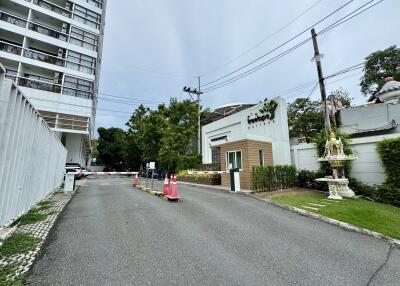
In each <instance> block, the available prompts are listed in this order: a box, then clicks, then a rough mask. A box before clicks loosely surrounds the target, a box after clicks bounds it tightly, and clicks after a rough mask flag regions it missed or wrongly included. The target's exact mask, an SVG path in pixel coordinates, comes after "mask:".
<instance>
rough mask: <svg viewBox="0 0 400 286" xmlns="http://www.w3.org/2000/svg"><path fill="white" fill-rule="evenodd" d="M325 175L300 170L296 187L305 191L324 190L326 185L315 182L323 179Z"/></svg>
mask: <svg viewBox="0 0 400 286" xmlns="http://www.w3.org/2000/svg"><path fill="white" fill-rule="evenodd" d="M324 176H325V175H324V174H323V173H322V172H321V171H316V172H315V171H309V170H300V171H299V172H298V173H297V186H299V187H300V188H306V189H315V190H321V191H322V190H324V189H326V184H324V183H321V182H318V181H316V179H318V178H323V177H324Z"/></svg>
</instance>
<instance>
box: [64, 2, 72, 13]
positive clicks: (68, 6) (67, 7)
mask: <svg viewBox="0 0 400 286" xmlns="http://www.w3.org/2000/svg"><path fill="white" fill-rule="evenodd" d="M72 6H73V3H72V2H69V1H68V2H66V3H65V9H66V10H68V11H72Z"/></svg>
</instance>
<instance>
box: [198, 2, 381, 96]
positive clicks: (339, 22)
mask: <svg viewBox="0 0 400 286" xmlns="http://www.w3.org/2000/svg"><path fill="white" fill-rule="evenodd" d="M373 1H375V0H371V1H369V2H367V3H365V4H363V5H362V6H360V7H359V8H357V9H355V10H353V11H352V12H351V13H349V14H347V15H346V16H344V17H342V18H341V19H339V20H338V21H336V22H334V23H332V24H330V25H329V26H327V27H326V28H324V29H323V30H322V31H321V32H319V33H318V34H317V35H320V34H323V33H325V32H327V31H329V30H331V29H333V28H335V27H337V26H339V25H340V24H343V23H345V22H347V21H348V20H350V19H351V18H354V17H355V16H357V15H359V14H361V13H363V12H365V11H367V10H369V9H370V8H372V7H373V6H375V5H377V4H379V3H380V2H382V1H384V0H380V1H379V2H378V3H376V4H374V5H371V6H369V7H367V8H365V9H364V10H362V11H360V12H359V13H357V14H356V15H353V16H352V17H351V18H348V19H345V18H347V17H349V16H350V15H351V14H353V13H354V12H356V11H358V10H360V9H362V8H363V7H365V6H367V5H368V4H369V3H371V2H373ZM344 19H345V20H344ZM311 39H312V38H311V37H310V38H307V39H306V40H304V41H302V42H300V43H298V44H297V45H295V46H292V47H291V48H289V49H287V50H286V51H284V52H282V53H281V54H278V55H277V56H275V57H273V58H271V59H269V60H267V61H265V62H263V63H261V64H259V65H257V66H255V67H253V68H251V69H249V70H247V71H245V72H243V73H241V74H239V75H237V76H234V77H232V78H230V79H227V80H225V81H223V82H221V83H218V84H215V85H213V86H211V87H209V88H206V89H205V90H203V91H204V92H210V91H213V90H215V89H219V88H221V87H224V86H226V85H228V84H230V83H233V82H235V81H237V80H239V79H241V78H243V77H245V76H248V75H250V74H252V73H254V72H256V71H258V70H260V69H262V68H264V67H266V66H267V65H269V64H271V63H273V62H275V61H277V60H278V59H280V58H281V57H283V56H285V55H287V54H289V53H290V52H292V51H294V50H296V49H297V48H299V47H301V46H302V45H304V44H306V43H307V42H309V41H310V40H311Z"/></svg>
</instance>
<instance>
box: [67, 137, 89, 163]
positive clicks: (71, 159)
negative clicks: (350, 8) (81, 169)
mask: <svg viewBox="0 0 400 286" xmlns="http://www.w3.org/2000/svg"><path fill="white" fill-rule="evenodd" d="M83 136H84V135H81V134H73V133H67V137H66V141H65V148H67V150H68V153H67V163H79V164H81V165H82V166H85V157H84V154H83Z"/></svg>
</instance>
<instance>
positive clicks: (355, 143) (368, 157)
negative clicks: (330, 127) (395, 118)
mask: <svg viewBox="0 0 400 286" xmlns="http://www.w3.org/2000/svg"><path fill="white" fill-rule="evenodd" d="M399 136H400V134H388V135H378V136H369V137H363V138H353V139H352V140H351V143H350V147H351V149H352V150H353V153H354V155H355V156H357V157H358V160H355V161H352V165H351V166H352V168H351V173H350V175H351V176H352V177H353V178H356V179H358V180H360V181H362V182H364V183H366V184H369V185H373V184H381V183H383V182H384V181H385V171H384V169H383V167H382V162H381V159H380V157H379V154H378V152H377V151H376V143H377V142H379V141H381V140H383V139H388V138H396V137H399ZM290 149H291V150H290V151H291V157H292V164H293V165H295V166H296V168H297V169H298V170H311V171H316V170H318V169H319V163H318V161H317V159H318V156H317V151H316V149H315V147H314V144H298V145H292V146H291V148H290Z"/></svg>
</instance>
